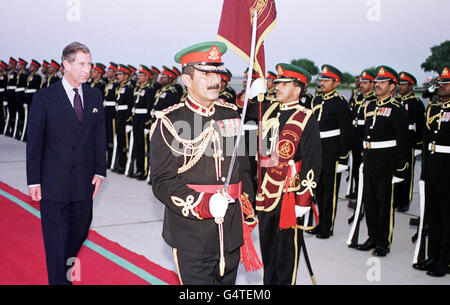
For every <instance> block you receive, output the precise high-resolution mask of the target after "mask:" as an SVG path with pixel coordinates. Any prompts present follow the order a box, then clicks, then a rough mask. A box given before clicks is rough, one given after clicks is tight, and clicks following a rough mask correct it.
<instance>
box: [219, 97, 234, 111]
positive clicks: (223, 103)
mask: <svg viewBox="0 0 450 305" xmlns="http://www.w3.org/2000/svg"><path fill="white" fill-rule="evenodd" d="M214 104H215V105H217V106H222V107H225V108H231V109H233V110H235V111H236V110H237V109H238V107H237V106H236V105H235V104H232V103H228V102H225V101H224V100H223V99H218V100H217V101H215V102H214Z"/></svg>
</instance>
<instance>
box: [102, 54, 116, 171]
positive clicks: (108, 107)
mask: <svg viewBox="0 0 450 305" xmlns="http://www.w3.org/2000/svg"><path fill="white" fill-rule="evenodd" d="M117 69H118V66H117V64H116V63H114V62H110V63H109V66H108V68H107V69H106V77H107V79H108V81H107V83H106V85H105V92H104V93H103V94H104V97H105V98H104V100H103V107H104V108H105V124H106V128H105V129H106V164H107V168H111V160H112V154H113V148H114V135H115V116H116V89H117V80H116V73H117Z"/></svg>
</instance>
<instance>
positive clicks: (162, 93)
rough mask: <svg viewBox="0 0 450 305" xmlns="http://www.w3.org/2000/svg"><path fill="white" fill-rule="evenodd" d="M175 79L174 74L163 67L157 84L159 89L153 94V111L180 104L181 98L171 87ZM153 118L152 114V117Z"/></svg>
mask: <svg viewBox="0 0 450 305" xmlns="http://www.w3.org/2000/svg"><path fill="white" fill-rule="evenodd" d="M175 78H176V74H175V73H174V72H173V71H172V69H170V68H168V67H166V66H163V71H162V72H161V76H160V78H159V83H160V84H161V88H159V89H158V90H157V91H156V93H155V102H154V104H153V110H154V111H159V110H163V109H166V108H167V107H170V106H173V105H175V104H178V103H179V102H180V98H181V96H179V93H178V91H177V90H176V89H175V87H174V86H173V80H174V79H175ZM152 118H154V113H153V115H152Z"/></svg>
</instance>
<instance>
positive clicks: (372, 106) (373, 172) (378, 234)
mask: <svg viewBox="0 0 450 305" xmlns="http://www.w3.org/2000/svg"><path fill="white" fill-rule="evenodd" d="M376 73H377V74H376V78H375V94H376V96H377V100H376V102H370V103H368V104H367V105H366V107H365V109H364V113H365V124H364V142H363V147H364V152H363V176H364V177H360V179H363V181H364V183H363V185H364V186H363V201H364V211H365V215H366V222H367V229H368V235H369V238H368V239H367V240H366V241H365V242H364V243H363V244H360V245H358V246H357V247H356V248H357V249H358V250H363V251H368V250H371V249H374V248H375V250H374V251H373V253H372V254H373V255H375V256H386V255H387V254H388V253H389V252H390V247H391V243H392V236H393V230H394V205H393V204H394V203H393V198H394V197H393V195H394V194H393V191H394V185H393V184H395V183H397V182H399V181H401V180H402V179H404V177H405V174H406V173H407V172H408V171H409V166H410V165H409V162H408V160H409V154H410V144H409V133H408V113H407V112H406V110H405V108H404V107H403V106H402V105H401V103H399V102H398V100H396V99H395V98H394V97H392V93H393V91H394V89H395V87H396V85H397V83H398V82H399V77H398V74H397V72H396V71H395V70H394V69H393V68H391V67H388V66H379V67H378V68H377V72H376Z"/></svg>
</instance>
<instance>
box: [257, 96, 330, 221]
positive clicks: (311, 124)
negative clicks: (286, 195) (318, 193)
mask: <svg viewBox="0 0 450 305" xmlns="http://www.w3.org/2000/svg"><path fill="white" fill-rule="evenodd" d="M263 107H264V108H265V110H264V115H263V117H262V119H263V121H262V125H263V152H262V155H263V157H262V158H263V159H265V160H267V158H270V157H271V156H273V152H274V151H275V150H278V154H279V155H280V156H283V157H286V156H288V155H291V157H290V158H289V159H291V160H293V161H294V162H295V163H297V162H299V161H301V167H300V168H299V172H298V173H296V175H295V178H294V179H292V181H291V187H289V188H288V191H290V192H296V194H297V195H299V196H302V195H303V197H304V198H305V199H303V205H307V203H309V204H310V201H311V198H312V197H313V195H314V189H315V187H316V185H317V183H318V180H319V177H320V171H321V167H322V151H321V141H320V132H319V124H318V122H317V120H316V118H315V117H314V115H313V114H312V111H311V110H309V109H307V108H305V107H303V106H301V105H300V103H299V101H293V102H290V103H285V104H280V103H278V102H274V103H271V104H270V103H265V104H263ZM255 108H256V107H251V108H249V111H250V113H251V116H253V117H254V116H255V111H256V110H255ZM298 112H303V113H304V114H305V117H304V119H303V121H301V122H299V121H295V124H297V125H298V126H300V128H301V129H302V131H303V132H302V134H301V137H300V141H299V143H298V145H297V148H296V150H295V151H289V149H291V148H290V147H289V145H285V144H286V143H284V142H283V141H280V138H281V135H282V132H291V131H289V130H284V127H285V125H286V123H288V122H293V120H294V116H295V115H296V114H297V113H298ZM264 157H267V158H264ZM266 165H267V164H262V177H263V181H262V192H263V194H264V195H265V196H267V197H269V198H270V197H273V196H277V197H278V198H277V199H276V200H275V201H274V202H273V204H271V206H266V207H262V206H259V207H258V206H257V207H256V209H257V210H259V211H262V210H263V211H266V212H267V211H271V210H273V209H274V208H275V207H276V206H277V205H278V204H279V203H281V201H282V200H281V199H282V196H283V195H282V194H276V193H272V192H271V191H270V190H269V189H268V188H266V186H267V184H268V183H274V184H277V183H278V184H279V182H275V181H269V180H270V178H269V177H268V176H267V175H266V171H270V170H278V169H279V166H287V165H286V164H285V165H282V164H275V166H274V167H266ZM285 182H286V180H285V179H283V181H281V183H282V185H281V184H280V185H279V186H280V187H281V188H280V189H281V190H282V191H283V192H284V191H285V188H284V186H285V184H284V183H285Z"/></svg>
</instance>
